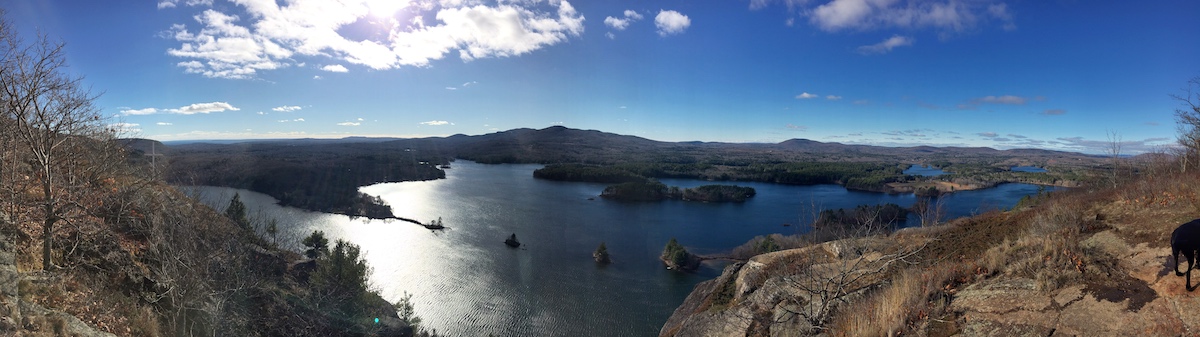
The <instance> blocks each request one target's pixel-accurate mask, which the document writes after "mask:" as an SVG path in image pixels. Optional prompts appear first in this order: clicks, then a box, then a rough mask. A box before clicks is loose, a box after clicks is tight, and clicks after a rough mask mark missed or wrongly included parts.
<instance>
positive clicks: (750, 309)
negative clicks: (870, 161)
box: [659, 244, 862, 336]
mask: <svg viewBox="0 0 1200 337" xmlns="http://www.w3.org/2000/svg"><path fill="white" fill-rule="evenodd" d="M835 253H836V249H835V247H834V245H832V244H819V245H813V246H809V247H805V248H799V249H791V250H785V251H778V252H773V253H767V254H762V255H758V256H755V257H753V258H751V259H750V260H749V261H747V262H744V263H742V262H739V263H734V264H731V265H729V266H727V267H725V270H724V271H723V272H722V273H721V276H719V277H717V278H716V279H713V280H709V281H705V282H702V283H700V284H698V285H696V288H695V289H694V290H693V291H692V293H691V294H689V295H688V297H687V299H686V300H684V302H683V304H682V305H680V306H679V308H677V309H676V310H675V312H674V313H673V314H672V315H671V318H670V319H668V320H667V322H666V324H664V325H663V328H662V330H660V331H659V335H660V336H796V335H801V333H803V332H806V331H811V330H812V326H811V325H810V324H809V323H808V320H807V319H806V317H805V315H808V314H809V313H808V310H805V309H806V308H805V306H807V305H809V304H819V303H815V302H819V301H820V300H821V299H819V298H816V297H814V296H812V295H813V294H812V293H810V292H806V291H803V290H802V289H799V288H798V287H797V286H796V284H795V282H793V281H794V280H793V279H791V275H790V274H788V273H783V272H781V271H782V270H784V269H786V268H788V266H790V265H793V264H794V263H795V262H796V261H798V260H812V261H826V262H828V261H834V260H832V258H833V257H835V256H836V254H835ZM856 258H862V256H859V257H856ZM822 266H828V264H814V265H813V268H822ZM856 288H861V287H857V286H856ZM854 292H856V290H852V291H851V293H854ZM850 296H853V295H850ZM810 308H811V306H810Z"/></svg>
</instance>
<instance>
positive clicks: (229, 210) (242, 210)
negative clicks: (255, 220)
mask: <svg viewBox="0 0 1200 337" xmlns="http://www.w3.org/2000/svg"><path fill="white" fill-rule="evenodd" d="M225 216H226V217H228V218H229V219H231V220H233V222H235V223H237V224H238V226H241V227H242V228H246V229H249V228H250V219H249V218H247V217H246V204H244V203H242V197H241V196H240V195H238V193H234V194H233V199H229V206H228V207H225Z"/></svg>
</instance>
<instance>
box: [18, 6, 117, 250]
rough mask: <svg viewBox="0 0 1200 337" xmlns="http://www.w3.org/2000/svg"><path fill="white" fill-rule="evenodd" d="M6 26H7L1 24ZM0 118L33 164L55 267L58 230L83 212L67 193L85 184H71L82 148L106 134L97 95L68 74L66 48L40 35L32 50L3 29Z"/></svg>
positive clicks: (46, 245)
mask: <svg viewBox="0 0 1200 337" xmlns="http://www.w3.org/2000/svg"><path fill="white" fill-rule="evenodd" d="M0 20H3V19H2V18H0ZM0 29H3V30H2V31H0V112H2V113H3V115H4V119H7V120H8V121H9V122H11V125H10V130H8V131H11V137H13V140H12V141H13V142H14V143H15V144H16V145H17V146H18V147H19V148H21V150H23V151H24V152H28V154H29V156H30V159H31V161H32V165H31V166H32V169H33V171H34V172H33V174H32V175H33V176H34V177H36V181H37V182H36V184H37V185H38V187H39V189H40V192H41V193H40V195H35V196H34V197H33V198H32V199H33V200H32V201H33V202H34V203H35V204H37V205H38V208H40V209H41V211H42V213H43V214H42V216H43V221H42V239H43V243H42V267H43V268H44V269H49V268H51V267H52V266H53V263H52V261H51V258H50V257H51V250H52V247H53V236H54V226H55V225H56V224H57V223H58V222H59V221H61V220H67V219H66V214H67V213H68V212H72V211H78V210H79V209H80V208H81V207H79V206H80V204H79V203H78V202H75V201H74V200H70V199H71V198H70V197H69V196H68V195H69V193H65V192H66V191H63V189H64V186H66V185H67V184H77V183H82V181H77V180H76V179H74V178H69V177H68V176H71V175H72V173H79V172H76V171H77V170H74V169H73V168H72V167H71V166H70V165H71V164H79V163H80V160H82V159H80V158H72V157H73V156H74V155H82V154H84V153H85V152H82V151H81V150H83V149H82V147H85V146H86V145H85V143H86V142H95V141H96V140H95V139H93V137H95V136H97V135H100V134H103V133H105V129H104V127H103V121H102V119H101V117H100V112H99V110H98V109H97V108H96V107H95V106H94V105H93V102H94V101H95V99H96V95H93V94H92V93H91V92H90V91H89V90H87V89H85V88H83V87H82V86H81V83H80V81H81V78H79V77H72V76H70V75H69V74H68V73H67V72H66V67H67V64H66V55H65V54H64V50H63V47H64V45H63V44H62V43H52V42H51V41H50V40H49V39H48V38H47V37H46V36H45V35H40V34H39V35H38V38H37V40H36V41H35V42H34V43H31V44H26V43H25V41H23V40H22V39H21V38H20V37H19V36H18V34H17V32H16V31H14V30H13V29H12V27H11V25H9V24H7V23H4V24H0Z"/></svg>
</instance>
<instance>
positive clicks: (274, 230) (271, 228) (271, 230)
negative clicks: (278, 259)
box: [267, 219, 279, 248]
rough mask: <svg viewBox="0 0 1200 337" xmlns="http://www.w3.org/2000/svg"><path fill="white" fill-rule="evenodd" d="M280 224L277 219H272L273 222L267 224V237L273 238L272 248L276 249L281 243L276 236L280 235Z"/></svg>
mask: <svg viewBox="0 0 1200 337" xmlns="http://www.w3.org/2000/svg"><path fill="white" fill-rule="evenodd" d="M278 223H279V221H276V220H275V219H271V222H268V223H267V235H270V236H271V248H275V247H276V246H278V245H279V243H278V242H277V241H276V234H278V233H279V226H278Z"/></svg>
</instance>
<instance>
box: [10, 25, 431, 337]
mask: <svg viewBox="0 0 1200 337" xmlns="http://www.w3.org/2000/svg"><path fill="white" fill-rule="evenodd" d="M19 36H20V35H19V34H17V32H15V31H13V30H12V28H11V26H9V25H8V23H7V21H6V20H4V19H3V18H0V335H5V336H8V335H18V336H67V335H69V336H110V335H114V334H115V335H121V336H201V335H204V336H413V335H429V333H427V332H424V331H423V330H422V329H419V328H418V327H417V325H416V324H417V322H419V319H417V318H416V317H413V316H412V315H411V314H412V308H411V302H409V301H407V298H406V299H401V300H400V301H399V302H398V303H389V302H388V301H387V300H384V299H383V298H381V297H380V296H379V295H378V294H377V293H375V292H373V291H371V290H370V286H369V283H368V282H367V279H366V275H368V273H367V270H368V268H367V266H366V264H365V261H364V260H363V259H362V258H361V256H360V254H359V249H358V247H356V246H354V245H352V244H348V243H346V242H341V241H338V242H336V243H334V244H332V245H331V246H329V247H325V246H322V247H320V248H319V249H318V248H314V249H315V250H314V252H315V254H314V255H313V256H312V257H313V258H312V259H308V258H305V257H303V256H301V255H300V254H298V253H296V252H292V251H288V250H283V249H279V248H278V247H277V245H276V243H277V242H278V241H276V240H275V239H276V238H272V240H271V241H268V240H266V239H264V238H262V237H260V236H258V235H257V233H255V232H254V231H253V230H252V228H253V227H256V226H258V227H265V226H266V225H265V224H257V223H254V222H252V221H249V220H248V219H246V218H245V211H244V206H241V205H240V204H239V202H237V201H231V202H230V207H229V208H228V210H227V212H224V213H225V214H222V212H219V211H216V210H213V209H211V208H209V207H207V206H204V205H202V204H201V203H199V202H198V201H197V200H195V199H194V198H192V197H190V196H188V195H185V194H183V193H181V192H179V191H177V190H176V189H174V188H173V187H171V186H169V185H167V184H166V183H165V182H164V181H163V180H162V179H161V178H160V171H159V170H160V166H159V164H161V161H160V160H159V159H160V158H158V156H157V154H158V153H159V152H158V151H156V150H158V149H161V147H160V144H157V143H152V142H146V141H127V140H117V139H116V138H117V137H116V136H117V134H118V131H119V130H117V129H116V128H115V127H114V126H113V125H112V124H106V123H108V122H109V121H108V120H106V119H105V118H104V117H103V116H102V115H101V111H100V109H98V108H96V107H95V106H94V105H93V101H94V100H95V98H96V95H94V94H92V93H91V92H89V91H88V90H87V89H85V88H86V87H85V86H83V85H82V84H81V80H80V79H79V78H76V77H72V76H71V75H70V73H69V72H68V71H67V70H66V63H65V59H66V57H65V55H64V54H63V46H62V45H61V44H54V43H51V42H50V41H49V40H48V39H47V38H45V37H44V36H39V38H38V40H36V41H32V42H26V41H24V40H22V39H21V38H20V37H19ZM147 144H149V145H150V148H149V151H147V148H146V146H145V145H147ZM352 164H353V162H350V163H349V164H342V165H352ZM333 165H335V166H336V165H338V164H333ZM293 178H301V179H314V180H316V178H317V177H314V176H305V175H303V174H300V175H298V176H295V177H293ZM348 179H350V180H351V181H350V182H353V183H358V182H359V181H356V180H355V179H361V178H358V177H351V178H348ZM275 225H276V224H275V223H271V224H270V226H272V227H273V226H275ZM283 239H284V240H299V238H283ZM268 242H269V243H268ZM289 246H290V245H289Z"/></svg>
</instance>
